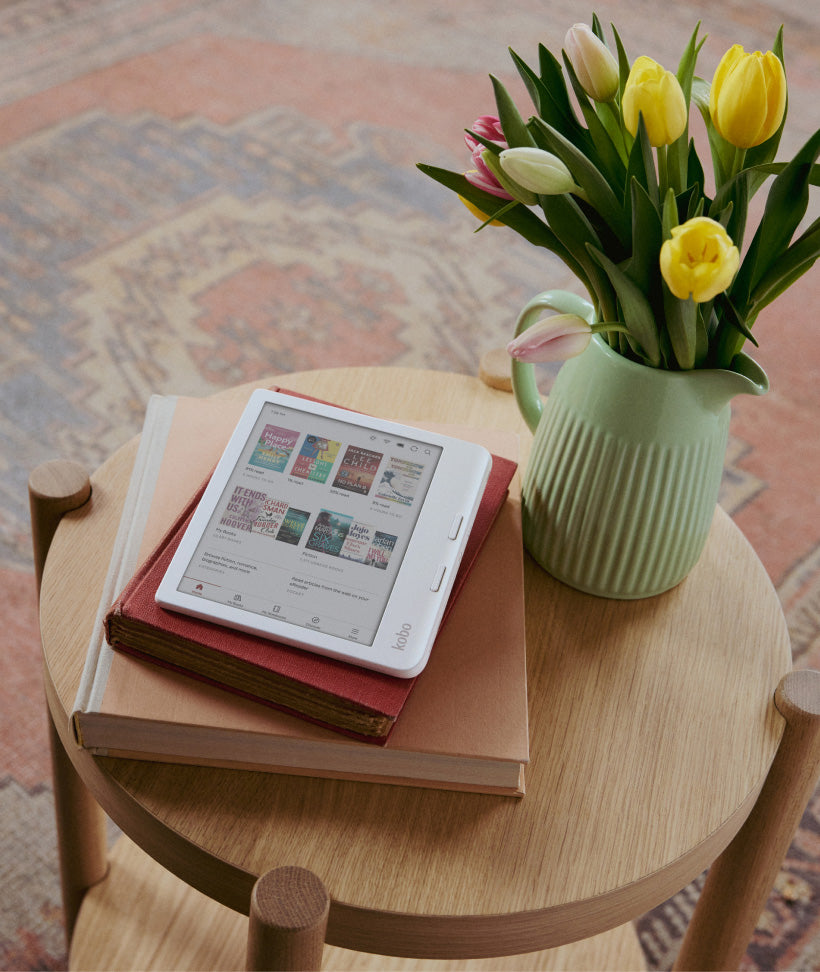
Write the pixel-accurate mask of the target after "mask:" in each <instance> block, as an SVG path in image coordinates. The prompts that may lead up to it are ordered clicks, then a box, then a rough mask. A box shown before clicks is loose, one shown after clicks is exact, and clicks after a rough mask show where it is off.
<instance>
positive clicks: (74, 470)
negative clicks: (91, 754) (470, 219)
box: [28, 459, 108, 945]
mask: <svg viewBox="0 0 820 972" xmlns="http://www.w3.org/2000/svg"><path fill="white" fill-rule="evenodd" d="M28 493H29V506H30V509H31V539H32V546H33V551H34V574H35V578H36V581H37V591H38V594H39V590H40V582H41V580H42V577H43V568H44V567H45V562H46V557H47V555H48V548H49V547H50V546H51V541H52V539H53V538H54V534H55V532H56V530H57V527H58V526H59V524H60V520H61V518H62V517H63V516H64V514H66V513H68V512H69V511H70V510H75V509H78V508H79V507H81V506H82V505H83V504H84V503H86V502H87V501H88V499H89V497H90V496H91V483H90V480H89V478H88V474H87V473H86V472H85V470H84V469H83V468H82V466H80V465H78V464H77V463H75V462H71V461H69V460H65V459H56V460H54V461H52V462H46V463H43V464H42V465H41V466H38V467H37V468H36V469H35V470H34V471H33V472H32V473H31V476H30V477H29V484H28ZM48 726H49V744H50V747H51V767H52V779H53V785H54V808H55V814H56V822H57V846H58V851H59V855H60V881H61V884H62V892H63V911H64V914H65V927H66V936H67V939H68V943H69V945H70V943H71V934H72V932H73V930H74V922H75V921H76V918H77V912H78V911H79V908H80V903H81V902H82V899H83V895H84V894H85V892H86V890H87V889H88V888H89V887H91V885H92V884H96V882H97V881H99V880H101V879H102V878H103V877H104V876H105V874H106V871H107V868H108V864H107V848H106V835H105V815H104V814H103V812H102V810H101V809H100V808H99V806H98V805H97V803H96V802H95V800H94V798H93V797H92V796H91V794H90V793H89V792H88V790H87V789H86V788H85V785H84V784H83V782H82V780H81V779H80V777H79V776H78V775H77V772H76V770H75V769H74V767H73V766H72V764H71V761H70V760H69V758H68V756H67V754H66V752H65V749H64V748H63V744H62V742H61V741H60V737H59V735H58V733H57V730H56V728H55V726H54V722H53V720H52V718H51V715H50V714H49V718H48Z"/></svg>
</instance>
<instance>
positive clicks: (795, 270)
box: [751, 218, 820, 314]
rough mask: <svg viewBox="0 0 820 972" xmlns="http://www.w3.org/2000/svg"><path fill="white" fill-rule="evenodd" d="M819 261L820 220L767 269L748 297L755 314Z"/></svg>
mask: <svg viewBox="0 0 820 972" xmlns="http://www.w3.org/2000/svg"><path fill="white" fill-rule="evenodd" d="M818 257H820V218H818V219H816V220H815V221H814V222H813V223H812V224H811V226H809V228H808V229H807V230H806V232H805V233H803V235H802V236H801V237H800V238H799V239H798V240H795V242H794V243H793V244H792V245H791V246H790V247H789V248H788V249H787V250H786V252H785V253H784V254H783V255H782V256H781V257H780V258H779V259H778V260H776V261H775V262H774V263H773V264H772V265H771V266H770V267H769V269H768V271H767V272H766V274H765V275H764V276H763V278H762V279H761V280H760V282H759V283H758V285H757V286H756V287H755V289H754V291H753V292H752V294H751V300H752V304H753V306H754V312H755V314H757V313H759V312H760V311H761V310H762V309H763V308H764V307H765V306H766V305H767V304H770V303H771V302H772V301H773V300H775V298H777V297H779V296H780V294H782V293H783V292H784V291H785V290H787V289H788V288H789V287H790V286H791V285H792V284H793V283H794V282H795V280H797V279H799V278H800V277H802V275H803V274H804V273H805V272H806V271H807V270H810V269H811V267H812V266H813V265H814V263H815V261H816V260H817V259H818Z"/></svg>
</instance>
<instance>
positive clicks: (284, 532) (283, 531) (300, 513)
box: [276, 506, 310, 546]
mask: <svg viewBox="0 0 820 972" xmlns="http://www.w3.org/2000/svg"><path fill="white" fill-rule="evenodd" d="M309 519H310V513H309V512H308V511H307V510H297V509H294V508H293V507H292V506H289V507H288V511H287V513H286V514H285V516H284V519H283V520H282V525H281V526H280V527H279V532H278V533H277V534H276V539H277V540H281V541H282V542H283V543H292V544H293V545H294V546H296V545H297V544H298V543H299V541H300V540H301V539H302V534H303V533H304V532H305V527H306V526H307V521H308V520H309Z"/></svg>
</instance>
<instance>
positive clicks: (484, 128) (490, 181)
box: [464, 115, 513, 199]
mask: <svg viewBox="0 0 820 972" xmlns="http://www.w3.org/2000/svg"><path fill="white" fill-rule="evenodd" d="M472 130H473V131H474V132H475V133H476V134H477V135H481V136H482V138H486V139H487V140H488V141H490V142H495V144H496V145H498V146H499V148H501V149H505V148H507V142H506V141H505V139H504V132H503V131H502V130H501V122H500V121H499V120H498V118H496V116H495V115H482V116H481V118H477V119H476V120H475V122H474V123H473V128H472ZM464 141H465V142H466V143H467V148H468V149H469V150H470V154H471V156H472V160H473V168H472V169H471V170H470V171H469V172H465V173H464V176H465V178H466V179H467V181H468V182H469V183H470V184H471V185H473V186H475V187H476V188H477V189H483V190H484V192H489V193H490V194H491V195H493V196H499V197H500V198H501V199H512V198H513V197H512V196H511V195H510V194H509V193H508V192H507V190H506V189H504V188H502V186H501V183H500V182H499V181H498V179H496V177H495V176H494V175H493V173H492V172H491V171H490V170H489V168H488V167H487V163H486V162H485V161H484V153H485V152H486V151H488V149H486V148H485V147H484V146H483V145H482V144H481V142H479V141H477V140H476V139H475V138H473V137H472V135H470V134H469V133H466V134H465V135H464Z"/></svg>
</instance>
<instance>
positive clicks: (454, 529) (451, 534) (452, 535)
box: [447, 513, 464, 540]
mask: <svg viewBox="0 0 820 972" xmlns="http://www.w3.org/2000/svg"><path fill="white" fill-rule="evenodd" d="M463 522H464V517H463V516H462V514H461V513H456V515H455V516H454V517H453V522H452V523H451V524H450V529H449V531H448V533H447V538H448V539H449V540H455V539H456V537H457V536H458V535H459V533H460V532H461V524H462V523H463Z"/></svg>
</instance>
